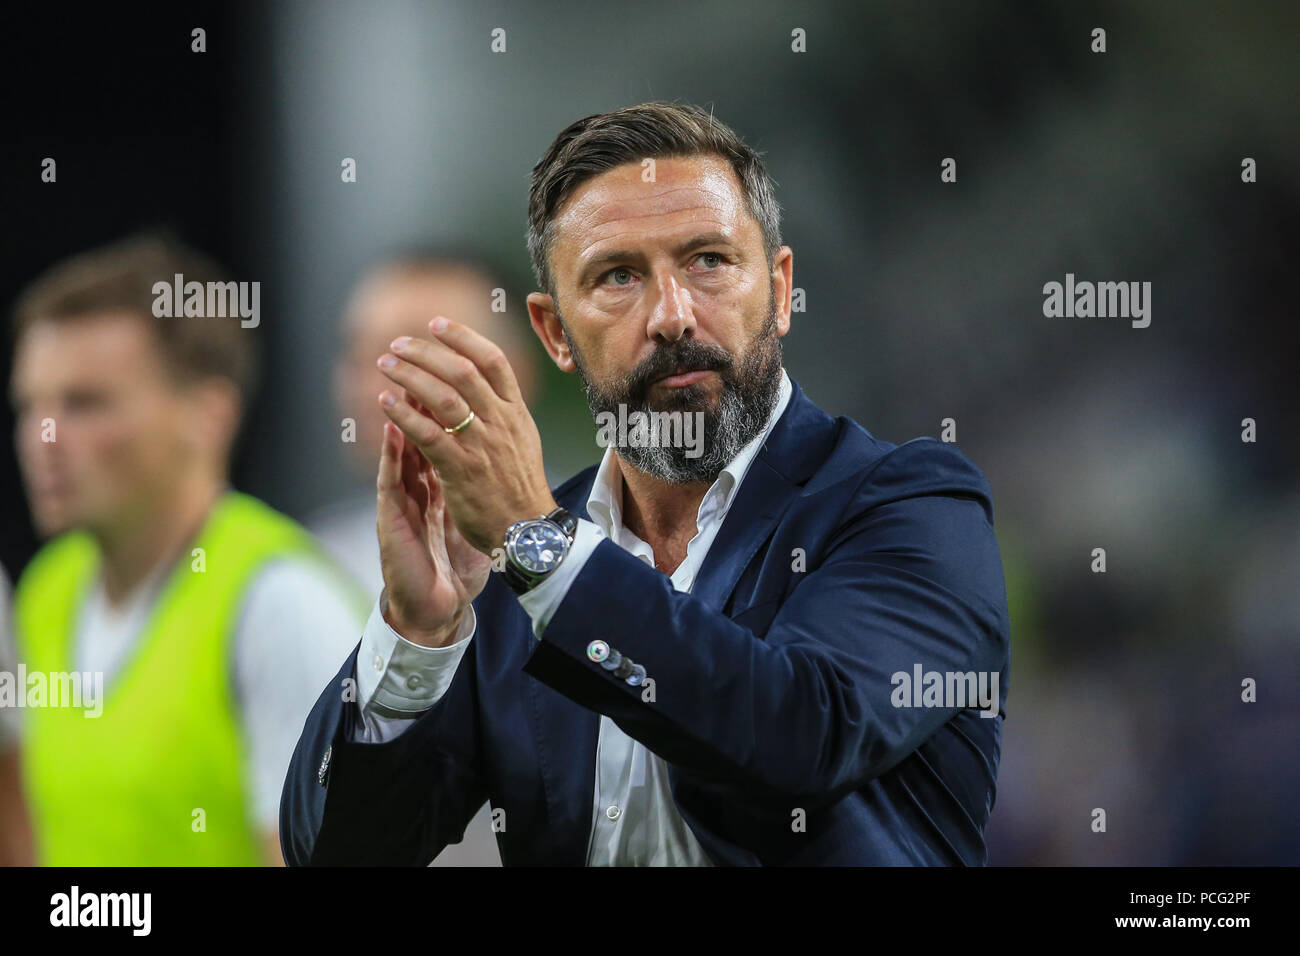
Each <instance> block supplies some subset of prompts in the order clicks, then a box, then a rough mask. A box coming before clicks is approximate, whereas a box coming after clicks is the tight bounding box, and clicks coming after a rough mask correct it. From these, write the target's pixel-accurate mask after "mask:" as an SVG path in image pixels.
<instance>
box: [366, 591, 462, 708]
mask: <svg viewBox="0 0 1300 956" xmlns="http://www.w3.org/2000/svg"><path fill="white" fill-rule="evenodd" d="M387 607H388V589H387V588H385V589H384V590H383V591H382V592H380V595H379V600H378V601H376V602H375V607H374V609H373V610H372V611H371V612H370V619H369V620H368V621H366V629H365V631H364V632H363V633H362V635H361V648H360V649H359V650H358V651H357V707H359V708H360V709H361V712H362V714H363V715H364V714H366V713H367V712H369V713H373V714H378V715H380V716H384V717H408V718H410V717H416V716H418V715H420V714H421V713H423V712H424V711H426V710H428V709H429V708H430V707H432V706H433V705H434V704H436V703H437V702H438V700H439V699H440V698H441V697H442V695H443V694H445V693H446V692H447V688H448V687H449V686H451V681H452V678H453V677H455V676H456V667H457V666H458V665H459V664H460V659H461V658H462V657H464V656H465V651H466V650H467V649H468V648H469V642H470V639H471V638H473V636H474V632H475V630H476V629H477V628H478V618H477V616H476V615H475V613H474V605H472V604H471V605H470V606H469V608H468V613H467V614H466V615H465V616H464V618H462V619H461V622H460V628H459V629H458V630H457V632H456V638H455V640H454V641H453V642H452V643H451V644H448V645H447V646H445V647H423V646H421V645H419V644H413V643H411V642H410V641H408V640H407V639H406V638H404V637H402V635H400V634H398V633H397V632H396V631H395V630H393V629H392V627H390V626H389V624H388V622H387V621H385V620H384V611H385V610H386V609H387Z"/></svg>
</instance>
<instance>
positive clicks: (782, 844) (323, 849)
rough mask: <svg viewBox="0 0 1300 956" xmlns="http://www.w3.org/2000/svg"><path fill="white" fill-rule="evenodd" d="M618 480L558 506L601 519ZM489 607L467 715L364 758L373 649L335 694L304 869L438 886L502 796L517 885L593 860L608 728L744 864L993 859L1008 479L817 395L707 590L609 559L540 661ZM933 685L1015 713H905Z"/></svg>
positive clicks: (721, 851) (720, 854) (691, 818)
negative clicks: (361, 688)
mask: <svg viewBox="0 0 1300 956" xmlns="http://www.w3.org/2000/svg"><path fill="white" fill-rule="evenodd" d="M594 477H595V468H589V469H587V470H586V471H584V472H582V473H581V474H579V475H577V476H576V477H574V478H573V479H571V480H570V481H569V482H567V483H566V484H564V485H563V486H561V487H560V488H559V489H557V490H556V492H555V497H556V500H557V501H558V502H559V503H560V504H561V505H562V506H564V507H565V508H568V509H569V510H570V511H572V512H574V513H575V514H577V515H580V516H584V517H585V516H586V514H587V512H586V502H587V496H588V494H589V493H590V490H591V485H592V482H593V480H594ZM475 611H476V613H477V615H478V630H477V633H476V635H475V637H474V638H473V640H472V641H471V642H470V645H469V648H468V650H467V651H466V654H465V657H464V658H463V659H462V660H461V662H460V665H459V668H458V670H457V672H456V675H455V678H454V680H453V681H452V683H451V685H450V687H449V688H448V690H447V692H446V694H445V696H443V697H442V698H441V699H440V700H439V701H438V703H437V704H435V705H434V706H433V707H432V708H430V709H429V710H428V711H427V712H425V713H424V714H423V715H422V716H421V717H420V718H419V719H418V720H416V721H415V722H414V723H413V724H412V725H411V726H410V727H409V728H408V729H407V730H406V731H405V732H404V733H402V734H401V735H400V736H398V737H397V738H396V739H394V740H392V741H389V742H387V743H382V744H368V743H357V742H353V741H351V740H350V736H351V735H352V731H353V727H354V725H355V724H357V723H359V720H360V715H359V713H358V711H357V705H356V704H355V703H354V702H352V701H351V700H346V701H345V699H344V698H345V696H347V695H345V693H344V690H343V686H344V682H345V680H346V679H347V678H350V677H353V676H354V674H355V665H356V652H355V651H354V652H353V654H352V656H351V657H350V658H349V659H348V660H347V662H346V663H345V664H344V665H343V668H342V669H341V670H340V671H339V673H338V675H337V677H336V679H335V680H334V682H333V683H331V684H330V686H329V687H327V688H326V689H325V691H324V693H322V694H321V696H320V699H319V700H318V701H317V702H316V706H315V708H314V709H313V710H312V713H311V715H310V717H308V719H307V722H306V725H305V727H304V728H303V732H302V737H301V739H300V740H299V742H298V747H297V750H296V751H295V753H294V757H293V762H292V764H291V766H290V768H289V772H288V777H287V779H286V781H285V789H284V794H283V797H282V800H281V808H280V816H281V819H280V835H281V843H282V847H283V850H284V854H285V859H286V860H287V862H288V863H289V864H290V865H304V864H350V863H369V864H408V865H423V864H426V863H428V862H429V861H430V860H431V859H432V858H433V857H434V856H435V855H436V854H437V853H438V852H439V851H441V850H442V848H443V847H444V846H446V845H447V844H449V843H456V842H459V841H460V840H461V838H462V836H463V834H464V830H465V826H466V824H467V823H468V822H469V820H470V818H471V817H472V816H473V815H474V813H475V812H476V811H477V810H478V808H479V807H480V806H482V804H483V802H484V801H485V800H490V801H491V805H492V807H493V808H494V809H497V808H500V809H502V810H504V811H505V815H504V822H505V828H504V829H503V830H501V831H500V832H498V833H497V841H498V846H499V848H500V851H501V859H502V862H503V863H504V864H505V865H507V866H510V865H529V864H560V865H582V864H583V863H584V862H585V859H586V851H587V843H588V839H589V836H590V832H591V820H592V801H593V798H594V789H595V787H594V773H595V762H596V760H595V757H596V739H597V733H598V729H599V722H600V716H599V715H601V714H608V715H609V716H610V717H612V718H613V719H614V720H615V722H617V724H618V725H619V727H621V728H622V729H623V730H624V731H625V732H626V733H627V734H628V735H629V736H631V737H633V738H635V739H636V740H638V741H640V742H641V743H642V744H644V745H645V746H646V747H647V748H648V749H649V750H651V751H652V752H654V753H656V754H658V755H660V756H661V757H663V758H664V759H665V760H666V761H667V762H668V765H669V773H670V781H671V786H672V793H673V798H674V800H675V802H676V805H677V809H678V811H679V812H680V813H681V815H682V817H683V818H684V819H685V821H686V823H687V824H688V825H689V826H690V828H691V830H692V831H693V832H694V834H695V836H696V838H697V839H698V840H699V842H700V844H701V846H702V847H703V849H704V850H705V852H706V853H707V854H708V855H709V856H710V858H711V859H712V860H713V861H714V862H715V863H717V864H719V865H745V866H754V865H782V864H784V865H809V864H818V865H826V864H850V865H854V864H984V863H985V862H986V852H985V845H984V827H985V824H986V822H987V820H988V816H989V813H990V811H991V810H992V807H993V800H994V790H995V782H996V776H997V767H998V756H999V749H1000V741H1001V726H1002V720H1003V718H1004V716H1005V711H1004V705H1005V700H1006V692H1007V665H1008V621H1007V610H1006V594H1005V590H1004V586H1003V577H1002V565H1001V560H1000V557H999V554H998V547H997V542H996V540H995V538H994V534H993V507H992V501H991V498H990V493H989V487H988V484H987V482H986V481H985V479H984V476H983V475H982V474H981V473H980V471H979V469H978V468H976V467H975V466H974V465H973V464H971V463H970V461H968V460H967V459H966V457H965V456H964V455H962V454H961V452H959V451H958V450H957V449H956V448H954V447H953V446H952V445H949V444H945V443H943V442H940V441H937V440H935V439H931V438H918V439H915V440H913V441H909V442H906V443H904V444H902V445H893V444H890V443H888V442H883V441H880V440H878V439H876V438H873V437H872V436H871V435H870V434H869V433H868V432H867V431H865V430H864V429H863V428H861V427H860V426H859V425H857V424H856V423H854V422H853V421H851V420H849V419H847V418H843V417H840V418H831V417H830V416H828V415H827V414H826V413H825V412H823V411H822V410H821V409H820V408H818V407H817V406H816V405H814V404H813V403H812V401H810V400H809V399H808V398H807V397H806V396H805V395H804V394H803V392H802V390H801V389H800V388H799V387H798V385H795V387H794V393H793V395H792V397H791V400H790V403H789V405H788V406H787V408H786V410H785V412H784V413H783V415H782V416H781V419H780V420H779V421H778V423H777V424H776V426H775V427H774V428H773V430H772V432H771V434H770V435H769V437H768V440H767V442H766V443H765V444H764V446H763V448H762V450H761V451H760V452H759V453H758V455H757V457H756V458H755V459H754V461H753V464H752V465H751V466H750V470H749V473H748V474H747V476H746V477H745V480H744V482H743V483H742V484H741V486H740V488H739V490H738V492H737V496H736V498H735V500H734V502H733V504H732V506H731V508H730V510H729V512H728V514H727V516H726V519H725V521H724V523H723V525H722V527H721V529H720V530H719V532H718V535H717V538H716V539H715V540H714V543H713V545H712V547H711V548H710V550H709V553H708V555H707V557H706V559H705V561H704V564H703V566H702V568H701V569H700V572H699V574H698V576H697V579H696V582H695V586H694V588H693V590H692V592H691V593H689V594H687V593H682V592H678V591H676V590H674V588H673V586H672V583H671V582H670V580H669V579H668V577H667V576H665V575H664V574H663V573H661V572H660V571H657V570H655V569H654V568H652V567H650V566H648V565H646V564H644V563H643V562H642V561H640V560H639V559H637V558H634V557H633V556H632V555H630V554H628V553H627V552H625V551H623V550H622V549H621V548H619V547H618V546H617V545H615V544H613V543H612V542H609V541H603V542H601V544H600V545H599V547H597V549H596V550H595V552H594V553H593V554H592V555H591V558H590V559H589V561H588V562H587V564H586V565H585V566H584V568H583V569H582V572H581V573H580V574H579V575H578V577H577V578H576V579H575V581H574V582H573V585H572V587H571V589H570V590H569V592H568V593H567V595H566V596H565V598H564V601H563V602H562V603H561V605H560V607H559V609H558V611H557V612H556V614H555V616H554V618H553V619H552V620H551V622H550V624H549V625H548V626H547V628H546V631H545V633H544V634H543V636H542V639H541V640H540V641H538V640H537V639H535V638H534V637H533V635H532V629H531V623H530V621H529V618H528V616H527V614H526V613H525V612H524V611H523V609H522V608H521V607H520V605H519V601H518V599H517V598H516V597H515V596H514V594H513V593H511V591H510V590H509V589H508V588H507V587H506V585H505V583H504V582H503V581H502V580H501V579H500V575H499V574H493V575H491V577H490V580H489V582H488V584H487V587H486V588H485V590H484V591H483V593H482V594H481V595H480V596H479V598H478V599H477V601H476V602H475ZM595 639H602V640H605V641H606V642H608V644H609V645H610V646H612V647H614V648H617V649H618V650H619V651H621V652H622V653H623V654H624V655H625V656H627V657H629V658H631V659H632V660H633V661H636V662H638V663H640V664H642V665H643V666H644V667H645V669H646V672H647V674H648V675H649V676H650V677H652V678H653V679H654V681H655V685H654V695H653V697H654V700H653V701H647V700H645V699H643V696H644V695H643V690H642V688H638V687H632V686H629V685H628V684H627V683H626V682H625V681H624V680H621V679H619V678H617V677H615V676H614V675H613V674H612V673H611V672H610V671H608V670H606V669H604V668H602V667H601V666H600V665H599V664H598V663H596V662H593V661H592V660H591V659H589V657H588V655H587V647H588V645H589V644H590V643H591V641H593V640H595ZM918 664H919V665H921V667H922V670H923V671H926V672H928V671H938V672H941V673H948V672H961V673H965V672H977V673H978V672H981V671H983V672H987V673H997V674H998V675H999V684H998V687H999V701H998V715H997V716H996V717H986V716H981V714H980V711H979V710H978V705H973V706H967V707H964V708H959V707H957V706H928V707H916V706H912V707H902V706H895V704H896V703H897V702H898V696H897V695H896V694H895V689H896V688H895V683H894V682H893V681H892V680H891V676H892V675H894V674H896V673H898V672H904V673H907V674H909V676H910V675H911V674H913V673H914V668H915V666H916V665H918ZM327 750H328V751H329V756H328V758H326V756H325V754H326V751H327ZM800 811H802V813H800Z"/></svg>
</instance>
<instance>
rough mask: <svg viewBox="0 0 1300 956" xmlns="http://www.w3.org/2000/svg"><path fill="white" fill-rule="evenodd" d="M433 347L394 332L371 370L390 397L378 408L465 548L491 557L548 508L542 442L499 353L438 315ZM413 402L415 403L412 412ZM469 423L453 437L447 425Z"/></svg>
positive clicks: (433, 324) (432, 325) (552, 504)
mask: <svg viewBox="0 0 1300 956" xmlns="http://www.w3.org/2000/svg"><path fill="white" fill-rule="evenodd" d="M429 329H430V331H431V332H432V333H433V335H434V336H435V338H434V340H433V341H429V340H425V339H414V338H409V337H406V336H403V337H402V338H399V339H397V340H395V341H394V342H393V344H392V349H393V352H392V354H385V355H384V356H383V357H382V358H381V359H380V360H379V368H380V371H382V372H383V373H384V374H385V375H386V376H388V377H389V378H390V379H392V381H393V382H395V383H396V384H397V385H400V386H401V387H402V388H403V389H404V390H405V392H406V394H407V395H408V396H409V397H410V398H411V399H412V400H413V402H414V404H412V402H408V401H402V400H401V399H400V397H399V396H398V395H397V394H395V393H394V392H390V391H385V392H383V393H382V394H381V395H380V404H381V405H382V406H383V409H384V412H385V414H387V415H388V417H389V419H391V420H392V422H393V424H394V425H396V426H397V427H398V428H399V429H401V431H402V433H403V435H404V436H405V438H406V441H407V442H408V443H409V444H412V445H414V447H416V448H418V449H419V451H420V454H421V455H422V456H423V457H424V458H425V459H426V460H427V461H428V462H430V463H431V464H432V465H433V469H434V471H436V473H437V477H438V481H439V482H440V484H441V487H442V496H443V499H444V500H445V501H446V507H447V511H448V513H449V514H450V516H451V519H452V520H453V521H454V524H455V527H456V528H458V529H459V530H460V533H461V534H462V535H464V538H465V540H466V541H468V542H469V543H470V544H471V545H472V546H473V547H475V548H476V549H478V550H479V551H481V552H483V553H484V554H491V553H492V551H493V549H495V548H499V547H501V546H502V544H503V543H504V541H505V534H506V529H507V528H508V527H509V526H510V525H511V524H513V523H514V522H516V521H519V520H522V519H524V518H536V517H537V516H539V515H544V514H548V513H549V512H550V511H552V510H554V508H555V507H556V504H555V499H554V498H553V497H552V496H551V492H550V488H549V487H548V485H547V482H546V472H545V470H544V469H543V467H542V441H541V436H540V435H539V434H538V432H537V425H536V423H535V422H534V421H533V416H532V415H531V414H529V411H528V407H527V406H526V405H525V404H524V400H523V396H522V395H520V393H519V384H518V382H517V381H516V380H515V373H514V371H513V370H512V369H511V368H510V363H509V362H508V361H507V360H506V357H505V355H504V353H502V351H501V349H499V348H497V346H496V345H494V344H493V343H492V342H490V341H488V340H487V339H485V338H484V337H483V336H481V335H479V334H478V333H477V332H474V331H473V330H472V329H469V328H466V327H465V326H463V325H460V324H459V323H456V322H451V321H448V320H447V319H444V318H442V317H441V316H440V317H439V318H437V319H434V321H433V322H431V323H429ZM417 406H418V407H417ZM471 411H472V412H473V413H474V418H473V420H472V421H471V422H470V423H469V425H467V426H466V427H465V428H464V429H463V430H461V431H460V432H457V433H456V434H451V433H449V432H448V431H447V430H446V429H447V428H454V427H456V426H457V425H460V424H461V423H462V422H464V421H465V419H466V418H468V417H469V414H470V412H471Z"/></svg>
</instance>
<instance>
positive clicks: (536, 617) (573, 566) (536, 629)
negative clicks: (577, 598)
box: [519, 518, 605, 638]
mask: <svg viewBox="0 0 1300 956" xmlns="http://www.w3.org/2000/svg"><path fill="white" fill-rule="evenodd" d="M604 538H605V533H604V532H603V531H601V530H600V528H599V527H597V526H596V524H595V523H594V522H591V521H588V520H586V519H585V518H580V519H578V528H577V530H576V531H575V532H574V533H573V544H571V545H569V553H568V554H566V555H565V556H564V560H563V561H561V562H560V566H559V567H558V568H556V569H555V570H554V571H552V572H551V573H550V574H549V575H547V578H546V580H545V581H543V582H542V583H541V584H539V585H537V587H535V588H533V589H532V590H531V591H525V592H524V593H523V594H521V595H519V604H520V606H521V607H523V609H524V610H525V611H526V612H528V616H529V618H531V619H532V622H533V634H534V636H536V637H538V638H540V637H541V636H542V632H543V631H545V630H546V625H547V624H549V623H550V622H551V618H552V617H554V616H555V612H556V611H558V610H559V608H560V604H561V602H563V601H564V596H565V595H566V594H568V593H569V586H570V585H571V584H573V582H574V579H576V578H577V576H578V574H579V573H580V572H581V571H582V569H583V567H584V566H585V565H586V563H587V559H588V558H590V557H591V553H592V552H593V551H595V550H596V546H597V545H599V544H600V542H601V541H603V540H604Z"/></svg>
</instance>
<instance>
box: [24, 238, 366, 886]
mask: <svg viewBox="0 0 1300 956" xmlns="http://www.w3.org/2000/svg"><path fill="white" fill-rule="evenodd" d="M226 278H227V277H226V276H224V275H222V274H221V270H220V269H219V267H218V266H217V265H216V264H215V263H214V262H212V261H211V260H210V259H208V258H207V257H206V256H205V255H203V254H201V253H199V252H197V251H195V250H192V249H189V248H186V247H184V246H183V245H181V244H179V243H177V242H175V241H173V240H171V239H169V238H166V237H150V236H145V237H138V238H133V239H127V240H123V241H120V242H118V243H115V244H113V245H110V246H108V247H105V248H102V249H98V250H95V251H92V252H89V253H85V254H82V255H79V256H76V257H74V258H71V259H69V260H67V261H65V262H62V263H60V264H58V265H56V266H54V267H53V268H51V269H50V270H49V271H47V272H46V273H45V274H44V275H42V276H41V277H39V278H38V279H37V280H36V281H35V282H33V283H32V284H31V285H30V286H28V287H27V288H26V289H25V290H24V291H23V293H22V294H21V295H20V297H19V299H18V302H17V304H16V306H15V309H14V368H13V375H12V382H11V390H12V399H13V403H14V406H15V411H16V425H15V428H16V445H17V451H18V460H19V465H20V467H21V471H22V475H23V481H24V484H25V486H26V490H27V497H28V501H29V503H30V505H31V509H32V517H33V522H34V524H35V527H36V529H37V532H38V533H39V534H40V535H41V537H42V538H49V539H50V540H48V541H47V542H46V543H45V545H44V546H43V547H42V548H41V550H40V551H39V552H38V553H37V554H36V556H35V557H34V558H33V559H32V560H31V562H30V563H29V564H28V566H27V568H26V570H25V571H24V573H23V575H22V576H21V578H20V580H19V582H18V585H17V588H16V592H15V596H14V630H15V638H16V644H17V659H18V662H19V663H20V665H23V666H25V667H26V670H27V673H28V674H29V675H31V674H33V673H39V674H45V675H47V676H48V678H49V682H50V685H51V687H53V686H54V681H55V678H54V677H53V676H52V675H63V674H69V673H71V674H72V676H73V678H74V679H76V678H78V675H80V678H79V680H80V687H81V701H80V702H81V705H82V706H80V707H78V706H67V703H68V702H67V701H64V702H63V704H64V705H63V706H48V705H47V706H27V707H26V708H25V709H24V710H23V711H22V719H23V730H22V744H23V746H22V772H23V780H24V785H25V787H26V793H27V802H28V809H29V812H30V814H31V817H32V826H33V830H34V835H35V843H36V858H37V861H38V862H40V863H42V864H47V865H57V866H86V865H125V866H134V865H257V864H264V863H272V864H279V863H280V862H281V858H280V853H279V846H278V836H277V831H278V810H279V795H280V784H281V781H282V780H283V776H284V772H285V768H286V767H287V765H288V762H289V757H290V755H291V753H292V751H293V746H294V741H295V739H296V736H297V731H298V728H299V727H301V725H302V722H303V719H304V718H305V717H306V715H307V713H308V712H309V711H310V709H311V706H312V703H313V702H314V700H315V698H316V697H317V695H318V694H319V692H320V688H321V687H322V686H323V684H324V682H325V681H326V680H327V679H328V678H329V676H330V674H331V673H333V672H334V671H335V670H336V669H337V668H338V662H339V661H340V660H341V659H343V658H344V657H346V656H347V654H348V651H349V650H350V649H351V648H352V647H353V645H354V644H355V643H356V639H357V633H358V630H359V626H360V623H361V620H362V617H361V616H359V612H360V611H362V610H363V605H362V603H361V600H362V596H361V595H360V594H359V593H358V592H357V591H356V589H355V588H354V586H353V585H352V582H350V581H349V580H348V579H347V578H346V575H344V574H343V572H342V571H341V569H338V568H337V566H335V565H334V564H333V562H331V561H330V560H329V558H328V557H327V556H326V555H325V554H324V552H323V551H322V550H321V549H320V548H319V546H318V545H317V544H316V542H314V541H313V540H312V538H311V536H310V535H309V534H308V533H307V532H306V531H305V530H304V529H303V528H302V527H300V526H299V525H297V524H295V523H294V522H293V521H291V520H290V519H289V518H287V517H285V516H284V515H282V514H280V513H278V512H276V511H274V510H273V509H271V508H270V507H269V506H267V505H266V504H264V503H263V502H261V501H258V500H257V499H255V498H252V497H250V496H248V495H246V494H242V493H240V492H236V491H234V490H233V489H232V488H231V487H230V484H229V465H230V457H231V451H232V446H233V444H234V441H235V438H236V436H237V433H238V429H239V425H240V421H241V417H242V415H243V410H244V409H245V408H246V407H247V402H248V398H249V393H250V391H251V389H252V386H253V383H254V380H255V373H256V366H257V361H256V359H257V355H256V351H255V337H254V333H253V332H252V331H251V329H250V328H245V327H244V325H243V322H242V320H241V318H240V316H239V315H232V311H233V310H231V311H226V310H225V308H224V307H223V308H222V309H220V310H218V309H216V308H215V307H214V304H213V299H212V293H213V290H214V289H216V290H222V289H225V290H229V289H234V288H236V285H237V284H230V285H226V286H221V285H218V284H217V283H219V282H220V281H221V280H224V279H226ZM173 280H174V281H175V283H176V284H177V285H179V286H181V287H182V288H184V289H185V290H186V294H187V297H188V293H189V290H190V289H191V288H197V289H200V290H207V296H206V297H203V298H204V301H205V302H206V308H199V309H197V310H196V311H198V312H201V313H202V314H200V315H194V314H192V313H190V310H189V309H185V310H183V311H181V312H179V313H178V312H176V311H175V310H172V311H170V312H169V311H168V310H166V309H159V304H160V302H162V301H163V299H164V297H166V296H170V292H169V291H163V290H164V288H167V289H169V288H170V287H172V285H173ZM192 282H198V283H201V284H202V285H201V286H198V287H192V286H190V285H189V283H192ZM159 284H161V285H159ZM156 286H158V288H155V287H156ZM240 288H243V287H240ZM160 312H161V313H162V314H161V315H160ZM257 321H260V319H258V320H255V321H254V322H253V325H254V326H255V325H256V324H257ZM286 609H292V613H286ZM30 679H31V678H30V677H29V680H30ZM92 698H97V699H94V700H93V702H92ZM73 701H74V702H75V701H76V698H75V697H73ZM49 703H50V704H53V703H56V701H54V700H52V699H51V700H50V701H49Z"/></svg>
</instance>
